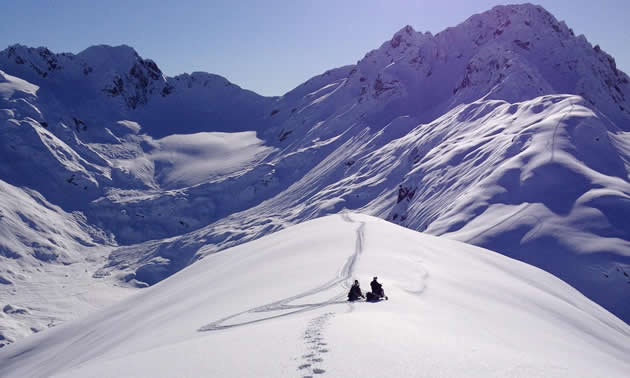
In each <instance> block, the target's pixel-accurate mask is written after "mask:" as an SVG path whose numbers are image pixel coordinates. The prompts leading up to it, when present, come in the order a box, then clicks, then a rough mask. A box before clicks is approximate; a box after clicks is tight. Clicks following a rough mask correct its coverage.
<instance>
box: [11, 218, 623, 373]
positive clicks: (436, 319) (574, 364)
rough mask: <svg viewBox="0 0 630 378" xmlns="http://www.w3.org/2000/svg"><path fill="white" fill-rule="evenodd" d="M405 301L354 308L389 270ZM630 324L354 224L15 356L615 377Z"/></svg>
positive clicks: (534, 273) (442, 243) (109, 362)
mask: <svg viewBox="0 0 630 378" xmlns="http://www.w3.org/2000/svg"><path fill="white" fill-rule="evenodd" d="M376 274H377V275H378V276H379V281H381V282H382V283H383V285H384V288H385V290H386V292H387V294H388V296H389V298H390V300H389V301H382V302H380V303H376V304H372V303H365V302H355V303H348V302H345V294H346V292H347V289H348V285H349V283H350V282H351V281H352V280H353V279H355V278H356V279H359V280H360V281H361V283H363V287H364V288H365V287H367V286H368V285H367V284H368V282H369V281H370V279H371V277H372V276H373V275H376ZM629 352H630V327H629V326H628V325H626V324H625V323H623V322H622V321H620V320H619V319H617V318H615V317H614V316H613V315H612V314H610V313H609V312H607V311H606V310H604V309H603V308H601V307H600V306H598V305H596V304H595V303H593V302H592V301H590V300H588V299H587V298H586V297H584V296H583V295H582V294H580V293H579V292H577V291H576V290H575V289H573V288H571V287H570V286H569V285H567V284H565V283H564V282H562V281H560V280H559V279H557V278H555V277H553V276H552V275H550V274H548V273H545V272H543V271H542V270H540V269H537V268H534V267H532V266H529V265H527V264H523V263H520V262H518V261H515V260H512V259H510V258H507V257H504V256H502V255H500V254H497V253H493V252H491V251H488V250H484V249H481V248H478V247H474V246H470V245H466V244H463V243H460V242H456V241H452V240H448V239H445V238H437V237H434V236H430V235H426V234H420V233H417V232H414V231H411V230H408V229H404V228H401V227H399V226H396V225H393V224H391V223H388V222H385V221H383V220H380V219H377V218H373V217H369V216H365V215H360V214H353V213H344V214H342V215H336V216H329V217H325V218H320V219H317V220H314V221H310V222H305V223H302V224H300V225H298V226H294V227H291V228H288V229H286V230H283V231H280V232H277V233H274V234H272V235H270V236H267V237H264V238H261V239H258V240H256V241H253V242H250V243H246V244H243V245H240V246H238V247H235V248H233V249H230V250H226V251H224V252H222V253H218V254H214V255H211V256H208V257H206V258H205V259H203V260H202V261H199V262H198V263H196V264H194V265H192V266H190V267H188V268H186V269H184V270H182V271H180V272H179V273H177V274H175V275H174V276H172V277H170V278H169V279H167V280H164V281H163V282H161V283H159V284H157V285H155V286H154V287H152V288H149V289H147V290H145V291H143V292H142V293H141V294H138V295H136V296H134V297H133V298H130V299H128V300H124V301H122V302H120V303H117V304H115V305H113V306H111V307H109V308H107V309H105V310H103V311H100V312H98V313H95V314H93V315H91V316H88V317H86V318H83V319H80V320H77V321H73V322H69V323H67V324H65V325H62V326H59V327H56V328H54V329H51V330H47V331H46V332H42V333H40V334H37V335H34V336H32V337H30V338H28V339H26V340H23V341H22V342H21V343H19V344H15V345H13V346H11V347H9V348H4V349H3V350H1V351H0V374H1V375H7V376H55V377H90V376H99V377H114V376H120V375H121V374H123V375H125V376H129V377H140V376H155V377H171V376H201V375H206V376H207V375H209V376H221V377H239V376H250V375H257V376H269V377H294V376H296V375H300V376H307V375H312V374H316V375H320V374H321V375H324V376H365V377H379V376H381V377H382V376H426V377H436V376H514V377H519V376H522V377H531V376H546V377H549V376H567V375H570V376H584V377H588V376H595V375H597V376H600V375H603V376H610V377H623V376H625V375H626V372H627V369H628V368H630V366H629V361H628V360H627V355H628V353H629Z"/></svg>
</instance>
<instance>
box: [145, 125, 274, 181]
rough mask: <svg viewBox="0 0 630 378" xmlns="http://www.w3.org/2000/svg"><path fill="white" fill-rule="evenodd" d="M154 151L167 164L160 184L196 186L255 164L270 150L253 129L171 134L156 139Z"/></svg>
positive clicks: (159, 160) (155, 160)
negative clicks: (156, 145) (233, 131)
mask: <svg viewBox="0 0 630 378" xmlns="http://www.w3.org/2000/svg"><path fill="white" fill-rule="evenodd" d="M156 142H157V143H158V147H157V148H156V150H155V151H153V152H152V153H151V159H152V160H153V161H154V162H156V163H162V164H166V165H167V166H168V167H167V168H163V169H162V173H161V174H162V175H163V178H162V179H161V180H159V181H160V184H161V186H162V187H164V188H169V187H173V186H177V187H182V186H184V187H185V186H193V185H196V184H199V183H201V182H204V181H209V180H213V179H217V178H221V177H227V176H231V175H233V174H235V173H238V172H239V171H241V170H247V169H248V168H249V167H251V166H253V165H256V163H257V162H258V161H260V160H262V159H263V158H264V157H265V156H266V155H268V154H269V153H270V152H271V150H272V149H271V148H269V147H265V146H264V145H263V143H264V142H263V141H262V140H260V139H258V138H256V133H254V132H251V131H250V132H241V133H197V134H188V135H177V134H175V135H171V136H168V137H165V138H162V139H159V140H157V141H156Z"/></svg>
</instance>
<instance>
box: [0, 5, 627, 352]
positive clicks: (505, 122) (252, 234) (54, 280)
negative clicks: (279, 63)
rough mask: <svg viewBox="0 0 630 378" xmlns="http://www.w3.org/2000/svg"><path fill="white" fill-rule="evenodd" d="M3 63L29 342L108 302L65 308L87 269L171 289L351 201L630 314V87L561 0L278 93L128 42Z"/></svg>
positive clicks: (18, 328)
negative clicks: (169, 66)
mask: <svg viewBox="0 0 630 378" xmlns="http://www.w3.org/2000/svg"><path fill="white" fill-rule="evenodd" d="M0 69H1V70H2V74H0V76H1V78H0V88H2V89H1V90H0V141H1V142H0V160H2V162H3V164H0V179H1V180H2V182H3V183H6V185H2V189H3V190H4V192H2V193H0V201H1V202H0V204H1V205H2V206H3V207H2V208H1V209H2V210H3V211H5V210H6V212H5V213H4V214H5V218H3V219H4V221H3V222H4V223H2V226H3V227H0V233H2V235H6V237H5V239H3V240H0V243H4V244H2V245H4V246H6V245H7V243H9V244H11V246H10V248H11V250H15V251H19V256H22V257H23V258H22V257H20V258H11V257H6V256H5V257H1V256H0V286H1V287H2V288H4V285H7V284H6V283H4V282H5V281H9V282H11V284H9V285H8V286H7V287H9V288H10V290H12V291H16V292H17V293H18V294H16V295H15V296H12V297H9V298H10V300H7V299H5V298H7V297H8V295H9V294H7V293H2V294H0V295H4V297H0V299H1V300H3V301H6V303H7V304H10V305H11V306H15V307H16V308H24V309H28V310H29V313H30V314H31V315H32V317H31V318H29V317H20V316H18V315H19V313H15V312H13V311H9V312H10V313H11V314H10V316H11V317H8V315H7V316H4V315H3V316H2V317H1V319H0V327H2V335H3V336H2V337H6V339H10V342H13V341H15V340H17V339H19V338H20V337H23V336H25V335H27V334H29V333H32V332H34V331H33V330H32V329H31V328H32V327H35V329H37V330H39V329H43V328H45V327H46V325H47V324H48V320H47V319H48V318H54V319H56V320H55V324H56V323H57V322H62V321H64V320H66V319H71V318H78V317H80V316H82V315H83V314H85V313H86V312H88V311H91V310H93V309H94V308H97V307H98V306H101V305H102V304H105V303H107V302H108V299H107V297H108V296H107V295H104V296H103V297H105V298H104V300H103V301H100V300H99V301H98V302H99V303H98V304H94V306H92V303H87V305H83V304H81V303H82V302H81V301H79V302H73V301H71V300H68V301H65V300H64V299H63V297H64V295H66V294H64V293H67V294H68V295H67V296H68V298H70V297H71V296H72V295H73V294H74V293H83V292H84V291H82V289H77V290H74V289H72V288H70V287H71V286H73V285H74V284H73V283H72V282H73V277H74V276H77V277H80V278H77V283H76V286H77V287H78V288H81V287H84V286H85V287H98V288H99V289H95V290H96V291H99V290H100V288H103V289H105V291H107V290H106V289H107V287H116V288H117V289H119V288H118V287H117V286H118V285H120V286H131V287H142V286H147V285H153V284H156V283H158V282H160V281H161V280H163V279H165V278H167V277H169V276H171V275H173V274H175V273H176V272H178V271H180V270H182V269H184V268H185V267H187V266H189V265H191V264H193V263H195V262H197V261H198V260H200V259H202V258H204V257H206V256H210V255H213V254H214V253H216V252H220V251H223V250H226V249H228V248H231V247H235V246H237V245H239V244H243V243H247V242H249V241H252V240H256V239H258V238H261V237H263V236H265V235H269V234H271V233H273V232H276V231H279V230H281V229H284V228H287V227H290V226H292V225H295V224H299V223H301V222H304V221H308V220H312V219H316V218H319V217H321V216H325V215H329V214H337V213H339V212H341V211H344V210H355V211H359V212H361V213H365V214H369V215H373V216H377V217H380V218H383V219H387V220H389V221H391V222H395V223H397V224H399V225H401V226H404V227H407V228H409V229H413V230H419V231H424V232H427V233H430V234H433V235H441V236H444V237H447V238H451V239H455V240H459V241H464V242H467V243H472V244H475V245H477V246H481V247H484V248H488V249H491V250H494V251H496V252H499V253H502V254H504V255H507V256H509V257H512V258H515V259H518V260H520V261H523V262H526V263H529V264H532V265H535V266H537V267H539V268H541V269H544V270H546V271H547V272H549V273H552V274H554V275H555V276H557V277H559V278H560V279H562V280H564V281H565V282H567V283H569V284H570V285H572V286H573V287H574V288H576V289H577V290H579V291H580V292H581V293H582V294H584V295H586V296H587V297H589V298H590V299H592V300H594V301H595V302H597V303H598V304H600V305H602V306H603V307H605V308H606V309H607V310H609V311H611V312H612V313H614V314H615V315H616V316H618V317H620V318H621V319H622V320H624V321H626V322H627V321H628V319H630V302H628V300H627V298H628V288H630V286H629V285H628V282H630V281H629V280H630V278H629V277H630V276H629V274H630V260H629V258H630V256H629V253H630V252H629V251H630V233H629V232H630V228H629V227H628V221H627V219H628V217H629V216H630V207H629V204H630V201H629V198H630V133H629V131H628V125H629V124H630V123H628V121H629V120H630V78H628V76H627V75H626V74H625V73H623V72H621V71H619V70H617V68H616V66H615V62H614V59H613V58H612V57H611V56H609V55H607V54H606V53H605V52H603V51H602V50H601V49H600V48H599V47H597V46H595V47H594V46H592V45H591V44H590V43H589V42H588V41H587V40H586V38H585V37H583V36H575V35H574V34H573V32H572V31H571V30H570V29H569V28H568V27H567V25H565V24H564V23H562V22H559V21H558V20H556V19H555V18H554V17H553V16H552V15H550V14H549V13H548V12H546V11H545V10H544V9H542V8H541V7H538V6H533V5H529V4H525V5H515V6H499V7H495V8H493V9H492V10H490V11H488V12H484V13H482V14H479V15H474V16H472V17H471V18H469V19H468V20H466V21H465V22H463V23H462V24H460V25H457V26H455V27H453V28H448V29H446V30H445V31H443V32H441V33H438V34H436V35H432V34H430V33H421V32H416V31H414V30H413V29H412V28H411V27H405V28H402V29H401V30H400V31H399V32H397V33H396V34H395V35H394V37H393V38H392V40H390V41H386V42H385V43H383V45H382V46H380V47H379V48H378V49H376V50H374V51H371V52H369V53H368V54H366V56H365V57H364V58H363V59H361V60H360V61H358V62H357V64H355V65H349V66H345V67H340V68H336V69H332V70H329V71H326V72H324V73H323V74H321V75H318V76H315V77H313V78H311V79H309V80H308V81H307V82H305V83H304V84H302V85H300V86H298V87H297V88H295V89H294V90H292V91H290V92H289V93H287V94H285V95H284V96H282V97H277V98H276V97H274V98H268V97H262V96H259V95H257V94H255V93H253V92H250V91H247V90H243V89H241V88H239V87H238V86H236V85H234V84H232V83H230V82H229V81H228V80H226V79H225V78H222V77H220V76H217V75H212V74H207V73H202V72H195V73H192V74H183V75H179V76H176V77H166V76H164V75H163V73H162V72H161V70H160V69H159V67H158V66H157V64H156V63H155V62H153V61H151V60H149V59H144V58H142V57H140V56H139V55H138V54H137V53H136V52H135V50H133V48H131V47H128V46H118V47H110V46H104V45H102V46H95V47H91V48H88V49H86V50H85V51H84V52H82V53H79V54H76V55H75V54H66V53H62V54H56V53H53V52H51V51H50V50H48V49H46V48H43V47H41V48H29V47H25V46H20V45H14V46H10V47H9V48H7V49H6V50H4V51H1V52H0ZM42 203H43V204H44V205H41V204H42ZM37 204H39V205H37ZM40 205H41V206H40ZM42 206H43V207H42ZM20 207H24V209H26V210H27V211H21V209H20ZM5 225H6V226H5ZM59 229H63V231H59ZM49 239H52V240H54V241H55V243H58V244H59V245H58V246H55V245H54V244H53V243H52V242H51V241H50V240H49ZM82 243H84V244H85V245H84V244H82ZM42 251H43V252H42ZM46 251H49V252H50V251H53V252H54V253H52V252H51V253H48V252H46ZM44 252H45V253H44ZM36 255H38V256H40V257H42V258H43V260H42V259H38V258H37V257H35V256H36ZM46 256H48V258H46ZM53 256H58V257H57V258H53ZM66 263H68V264H70V265H68V266H65V265H64V264H66ZM5 268H6V269H5ZM75 268H76V270H75ZM7 270H10V271H11V272H12V273H8V272H7ZM66 271H67V273H65V272H66ZM86 271H87V272H86ZM35 272H37V273H35ZM81 272H83V273H81ZM79 273H81V274H79ZM32 274H33V275H32ZM66 274H68V276H69V277H65V275H66ZM47 275H50V277H49V278H47ZM15 277H23V278H24V279H16V278H15ZM90 277H93V278H90ZM90 280H92V281H93V282H92V281H90ZM30 282H37V285H32V286H29V285H30ZM59 285H62V286H63V285H66V287H67V288H70V289H69V291H63V290H62V291H59V293H61V294H60V295H57V294H55V293H53V291H50V290H57V289H58V286H59ZM92 285H95V286H92ZM49 288H50V290H49ZM53 288H55V289H53ZM22 290H24V292H28V293H29V294H28V295H24V296H22V295H21V294H20V293H21V292H22ZM90 290H91V289H90ZM118 292H119V293H121V294H120V296H124V295H126V294H122V291H118ZM86 296H87V297H89V296H90V294H89V290H88V294H86ZM53 297H54V298H60V300H59V301H58V300H57V299H42V298H53ZM113 297H114V296H112V298H113ZM88 302H89V301H88ZM2 303H3V304H4V303H5V302H2ZM64 306H65V307H64ZM35 308H36V309H41V311H40V310H38V311H34V310H33V311H31V310H30V309H35ZM0 315H1V314H0ZM0 342H2V343H3V344H4V343H7V342H8V341H6V340H5V341H0Z"/></svg>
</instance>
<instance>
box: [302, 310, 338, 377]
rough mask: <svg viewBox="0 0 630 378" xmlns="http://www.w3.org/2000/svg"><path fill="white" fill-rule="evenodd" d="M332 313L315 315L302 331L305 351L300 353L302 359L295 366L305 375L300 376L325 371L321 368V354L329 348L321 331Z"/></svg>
mask: <svg viewBox="0 0 630 378" xmlns="http://www.w3.org/2000/svg"><path fill="white" fill-rule="evenodd" d="M334 315H335V314H334V313H332V312H327V313H325V314H322V315H320V316H318V317H316V318H315V319H313V320H311V321H310V323H309V325H308V328H307V329H306V331H305V332H304V336H303V338H304V342H305V344H306V350H307V352H306V354H304V355H302V361H301V362H300V365H299V366H298V368H297V369H298V371H299V372H301V373H305V375H302V378H309V377H313V375H319V374H324V373H325V372H326V370H324V369H323V368H322V363H323V362H324V357H323V355H324V354H325V353H328V352H329V348H328V343H326V342H325V340H324V336H323V331H324V328H325V327H326V325H327V323H328V320H330V318H331V317H333V316H334ZM310 374H313V375H310Z"/></svg>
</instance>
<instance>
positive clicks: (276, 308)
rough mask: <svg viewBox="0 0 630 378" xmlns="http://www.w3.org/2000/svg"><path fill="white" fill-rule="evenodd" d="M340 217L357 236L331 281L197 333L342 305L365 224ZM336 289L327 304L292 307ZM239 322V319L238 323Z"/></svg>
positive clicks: (228, 317)
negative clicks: (351, 227)
mask: <svg viewBox="0 0 630 378" xmlns="http://www.w3.org/2000/svg"><path fill="white" fill-rule="evenodd" d="M341 217H342V218H343V220H344V221H346V222H350V223H359V224H360V225H359V227H358V228H357V230H356V234H357V235H356V242H355V248H354V253H353V254H352V255H350V256H349V257H348V259H347V260H346V263H345V264H344V265H343V267H342V268H341V270H340V271H339V273H337V276H336V277H335V278H333V279H331V280H330V281H328V282H326V283H324V284H322V285H321V286H318V287H315V288H313V289H311V290H308V291H306V292H303V293H300V294H297V295H295V296H292V297H289V298H285V299H281V300H279V301H276V302H272V303H268V304H265V305H262V306H258V307H254V308H251V309H248V310H245V311H242V312H238V313H236V314H232V315H229V316H226V317H224V318H222V319H219V320H216V321H214V322H211V323H208V324H206V325H204V326H202V327H200V328H199V329H198V331H199V332H208V331H217V330H221V329H226V328H233V327H240V326H244V325H248V324H254V323H260V322H263V321H266V320H270V319H275V318H279V317H283V316H288V315H292V314H296V313H300V312H305V311H311V310H315V309H318V308H322V307H324V306H329V305H334V304H342V303H346V300H345V296H346V292H347V290H348V289H349V288H350V281H351V278H352V274H353V272H354V268H355V266H356V263H357V261H358V259H359V256H360V255H361V254H362V253H363V246H364V241H365V235H364V228H365V222H355V221H354V220H352V218H351V217H350V215H348V214H346V213H342V214H341ZM336 287H339V288H343V290H342V291H341V292H340V293H338V294H335V295H334V296H332V297H331V298H329V299H327V300H324V301H320V302H315V303H305V304H304V303H302V304H292V303H293V302H296V301H298V300H301V299H304V298H307V297H309V296H313V295H316V294H320V293H322V292H326V291H329V290H332V289H335V288H336ZM335 291H336V290H335ZM239 318H242V319H241V320H240V321H239ZM315 374H318V373H315Z"/></svg>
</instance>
